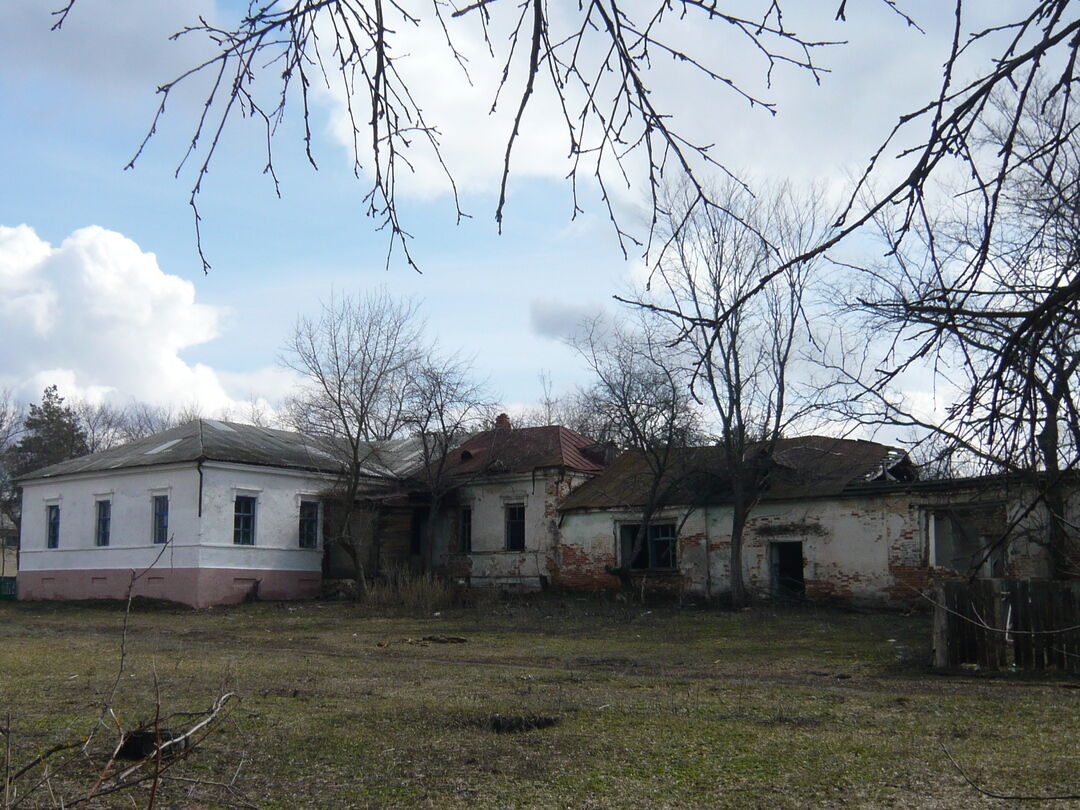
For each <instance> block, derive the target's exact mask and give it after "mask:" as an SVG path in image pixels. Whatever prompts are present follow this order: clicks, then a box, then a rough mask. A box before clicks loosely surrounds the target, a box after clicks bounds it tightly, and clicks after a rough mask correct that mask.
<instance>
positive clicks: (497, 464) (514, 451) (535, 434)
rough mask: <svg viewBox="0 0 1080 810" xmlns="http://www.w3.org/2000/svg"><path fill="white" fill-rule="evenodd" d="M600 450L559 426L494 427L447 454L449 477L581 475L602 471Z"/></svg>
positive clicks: (594, 443)
mask: <svg viewBox="0 0 1080 810" xmlns="http://www.w3.org/2000/svg"><path fill="white" fill-rule="evenodd" d="M603 460H604V459H603V452H602V449H601V448H600V447H599V446H598V445H597V444H596V442H594V441H593V440H592V439H589V438H587V437H585V436H582V435H581V434H580V433H575V432H574V431H572V430H569V429H567V428H564V427H562V426H560V425H548V426H546V427H527V428H510V427H496V428H494V429H493V430H485V431H483V432H481V433H477V434H475V435H474V436H471V437H470V438H468V439H467V440H466V441H465V442H463V443H462V444H461V446H459V447H458V448H456V449H455V450H453V451H452V453H451V462H452V466H451V467H450V468H449V472H450V474H451V475H469V474H477V473H485V472H486V473H531V472H532V471H533V470H536V469H540V468H542V467H565V468H566V469H569V470H578V471H581V472H600V471H601V470H603V469H604V463H603Z"/></svg>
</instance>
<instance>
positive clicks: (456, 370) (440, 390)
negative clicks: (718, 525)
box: [406, 352, 494, 568]
mask: <svg viewBox="0 0 1080 810" xmlns="http://www.w3.org/2000/svg"><path fill="white" fill-rule="evenodd" d="M412 383H413V384H412V385H411V386H410V389H409V396H408V407H407V415H406V422H407V424H408V426H409V428H410V430H411V431H412V432H413V433H414V434H415V435H416V437H417V438H418V440H419V442H420V453H421V456H420V464H419V467H418V469H417V473H416V475H417V477H418V479H419V482H420V483H421V484H422V485H423V488H424V491H425V493H426V495H427V497H428V511H427V518H426V521H425V526H424V538H425V541H426V542H425V546H426V548H425V549H423V552H424V554H425V557H426V559H425V561H424V562H425V565H426V567H429V568H430V567H432V566H433V564H434V554H435V537H436V531H437V523H436V518H437V516H438V514H439V510H440V508H441V507H442V505H443V503H444V501H445V499H446V496H447V495H449V494H450V493H451V492H453V491H454V490H456V489H458V488H459V487H461V486H463V485H465V484H466V483H468V480H467V479H463V478H462V477H461V476H458V475H455V474H454V464H453V458H452V456H451V451H453V450H454V449H455V448H456V447H458V446H459V445H460V444H461V443H462V442H463V441H464V440H465V439H466V438H468V436H469V435H470V434H472V433H474V432H476V431H478V430H480V429H481V428H482V427H483V426H484V423H485V421H490V418H491V415H492V411H493V408H494V403H493V401H492V399H491V397H490V396H489V395H488V393H487V390H486V384H485V383H483V382H480V381H478V380H477V379H476V374H475V371H474V370H473V368H472V364H471V363H469V362H468V361H467V360H465V359H463V358H462V357H460V356H458V355H450V356H443V355H440V354H438V353H436V352H432V353H431V354H429V355H428V356H427V357H425V358H424V359H423V361H422V362H420V363H418V364H417V366H416V368H415V375H414V378H413V381H412Z"/></svg>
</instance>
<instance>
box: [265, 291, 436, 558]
mask: <svg viewBox="0 0 1080 810" xmlns="http://www.w3.org/2000/svg"><path fill="white" fill-rule="evenodd" d="M429 354H430V347H429V345H428V343H427V340H426V338H425V337H424V321H423V319H422V318H421V317H420V314H419V306H418V304H417V303H416V302H415V301H413V300H410V299H396V298H394V297H392V296H391V295H390V294H389V293H388V292H386V291H385V290H378V291H375V292H370V293H367V294H365V295H357V296H331V298H330V299H329V301H327V302H326V303H325V304H323V306H322V311H321V312H320V314H319V316H318V317H317V318H307V317H302V318H300V319H298V320H297V322H296V327H295V329H294V330H293V334H292V336H291V337H290V339H289V341H288V343H287V344H286V346H285V349H284V354H283V357H282V362H283V363H284V364H285V365H286V366H287V367H289V368H292V369H293V370H295V371H297V372H298V373H299V374H300V375H301V376H302V377H303V378H304V383H303V386H302V388H301V390H300V391H299V392H298V393H297V394H296V395H295V397H294V398H293V400H292V401H291V402H290V403H289V406H288V414H289V416H288V418H289V420H290V422H291V424H292V426H293V427H294V429H296V430H297V431H298V432H300V433H303V434H305V435H307V436H311V437H313V438H315V439H317V440H319V441H320V443H321V444H322V446H323V449H324V451H326V452H328V453H330V454H332V455H333V456H334V457H335V458H336V459H337V460H338V462H339V464H340V479H339V485H338V486H337V487H336V488H335V492H334V495H335V496H336V497H335V500H336V501H337V503H339V504H340V506H341V509H342V514H340V515H339V516H338V520H337V521H335V523H336V536H334V537H332V538H330V542H331V543H334V544H337V545H339V546H340V547H341V548H342V549H344V550H345V551H346V553H348V554H349V556H350V558H351V559H352V562H353V564H354V565H355V567H356V571H357V572H358V573H359V574H360V575H361V577H362V576H363V572H364V561H363V560H362V559H361V551H362V537H360V536H357V535H356V534H355V533H354V531H353V525H352V524H353V520H352V518H353V515H354V512H355V509H356V501H357V497H358V496H359V495H360V494H361V493H362V491H363V488H364V483H365V481H366V480H367V479H368V478H369V477H370V475H371V464H370V462H371V461H372V460H373V458H375V456H376V453H377V445H376V444H375V442H377V441H379V440H383V439H391V438H394V437H397V436H400V435H402V434H403V433H404V432H405V431H406V430H407V429H408V427H409V425H410V424H411V422H410V418H411V416H410V410H409V407H410V404H411V402H412V399H413V398H414V397H415V389H416V385H417V380H418V378H419V376H420V374H421V372H422V370H423V361H424V360H425V359H426V358H427V357H428V356H429Z"/></svg>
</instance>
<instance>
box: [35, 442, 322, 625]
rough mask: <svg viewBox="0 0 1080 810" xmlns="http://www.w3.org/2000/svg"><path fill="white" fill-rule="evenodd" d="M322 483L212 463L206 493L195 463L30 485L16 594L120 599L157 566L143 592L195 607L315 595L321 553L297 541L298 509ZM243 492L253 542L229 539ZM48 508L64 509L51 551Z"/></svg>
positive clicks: (205, 471) (205, 470) (139, 589)
mask: <svg viewBox="0 0 1080 810" xmlns="http://www.w3.org/2000/svg"><path fill="white" fill-rule="evenodd" d="M325 485H326V481H325V479H323V478H321V477H319V476H317V475H309V474H304V473H297V472H292V471H279V470H274V469H270V468H257V467H246V466H244V465H229V464H214V463H205V464H204V465H203V466H202V481H201V489H200V473H199V468H198V467H197V465H195V464H186V465H174V466H168V467H165V466H162V467H152V468H147V469H135V470H131V469H128V470H118V471H114V472H111V473H108V474H94V475H83V476H78V475H76V476H70V477H67V478H65V479H60V480H56V481H42V482H31V483H28V484H27V485H26V486H25V487H24V489H23V523H22V534H21V542H22V552H21V559H20V572H19V595H20V598H25V599H38V598H45V599H86V598H123V597H125V596H126V595H127V590H128V586H129V584H130V582H131V572H132V571H142V570H143V569H146V568H148V567H150V566H151V565H153V568H152V570H151V571H149V572H148V573H147V574H145V575H143V576H142V577H141V578H140V580H139V581H138V583H137V585H136V588H135V593H137V594H142V595H146V596H157V597H160V598H166V599H172V600H175V601H180V602H186V603H188V604H192V605H196V606H205V605H209V604H218V603H222V602H235V601H240V600H241V599H244V598H246V597H249V596H252V595H255V593H256V591H257V594H258V596H259V597H260V598H270V599H283V598H297V597H305V596H314V595H315V594H317V592H318V589H319V582H320V579H321V565H322V550H321V547H320V548H317V549H301V548H300V547H299V506H300V499H301V496H304V497H305V498H311V499H315V500H317V496H318V494H319V492H320V491H322V489H324V488H325ZM200 492H201V500H200ZM237 494H243V495H250V496H252V497H255V498H256V504H257V506H256V528H255V544H254V545H253V546H237V545H235V544H234V543H233V518H234V504H235V498H236V495H237ZM155 495H167V496H168V498H169V537H170V542H169V544H168V545H167V546H166V547H165V549H164V552H162V546H161V545H157V544H154V542H153V535H152V514H153V512H152V509H153V497H154V496H155ZM100 500H108V501H110V503H111V521H110V523H111V526H110V536H109V545H108V546H107V547H98V546H96V545H95V526H96V516H97V507H96V503H97V501H100ZM200 502H201V507H202V514H201V515H200V513H199V512H200ZM48 504H57V505H59V507H60V538H59V541H60V542H59V547H58V548H56V549H48V548H46V545H47V528H46V507H47V505H48ZM320 546H321V543H320ZM159 554H161V556H160V558H159V557H158V555H159Z"/></svg>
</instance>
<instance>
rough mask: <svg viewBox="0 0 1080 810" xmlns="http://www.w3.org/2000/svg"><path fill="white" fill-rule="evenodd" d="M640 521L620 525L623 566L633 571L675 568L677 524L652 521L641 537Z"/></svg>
mask: <svg viewBox="0 0 1080 810" xmlns="http://www.w3.org/2000/svg"><path fill="white" fill-rule="evenodd" d="M640 529H641V524H640V523H624V524H623V525H622V526H620V527H619V546H620V549H619V553H620V560H621V561H622V565H623V568H628V569H630V570H631V571H648V570H671V569H673V568H675V524H674V523H651V524H649V530H648V531H647V532H646V533H645V536H644V537H641V538H639V537H638V533H639V531H640Z"/></svg>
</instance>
